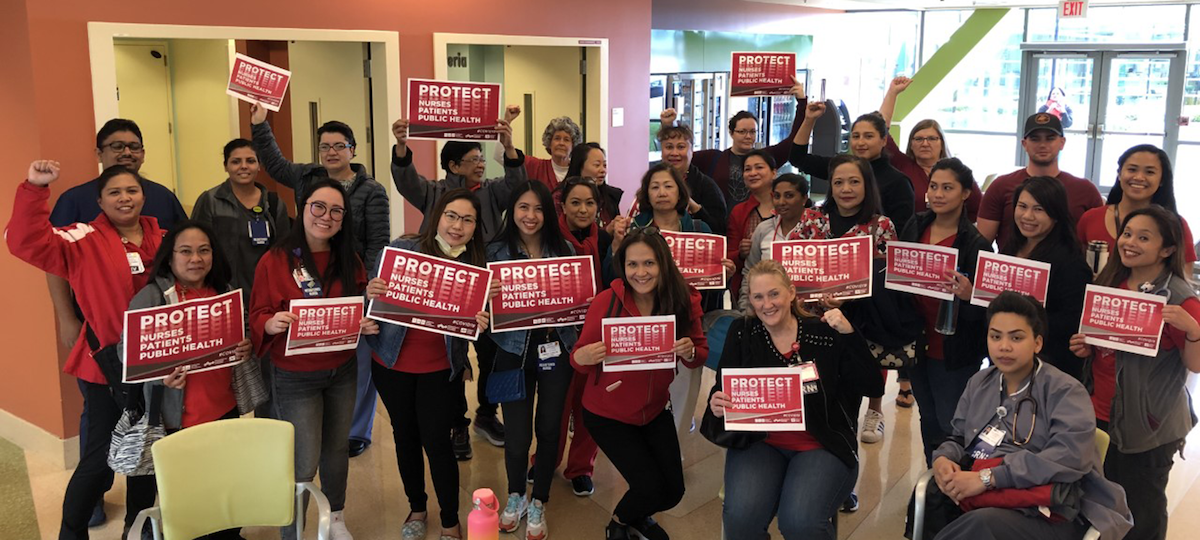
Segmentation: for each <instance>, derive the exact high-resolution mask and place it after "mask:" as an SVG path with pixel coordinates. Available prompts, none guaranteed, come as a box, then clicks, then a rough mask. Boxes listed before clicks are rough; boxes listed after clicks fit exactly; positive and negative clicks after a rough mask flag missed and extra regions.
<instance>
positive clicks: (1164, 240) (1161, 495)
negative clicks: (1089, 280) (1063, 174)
mask: <svg viewBox="0 0 1200 540" xmlns="http://www.w3.org/2000/svg"><path fill="white" fill-rule="evenodd" d="M1189 248H1191V246H1190V245H1188V244H1185V243H1183V230H1182V227H1181V225H1180V222H1179V216H1178V215H1176V214H1174V213H1171V212H1168V211H1167V210H1164V209H1163V208H1162V207H1159V206H1150V207H1147V208H1142V209H1138V210H1134V211H1133V212H1130V213H1129V215H1128V216H1126V217H1125V221H1124V223H1122V226H1121V236H1120V237H1119V238H1117V256H1116V257H1113V258H1112V259H1110V260H1109V262H1108V265H1107V266H1105V267H1104V271H1103V272H1101V273H1100V275H1099V276H1098V277H1097V278H1096V284H1097V285H1102V286H1105V287H1116V288H1119V289H1126V290H1130V291H1138V292H1145V293H1150V294H1155V295H1158V296H1164V297H1166V299H1167V305H1166V307H1164V308H1162V318H1163V322H1164V323H1165V324H1164V325H1163V330H1162V336H1161V338H1160V341H1159V346H1158V355H1156V356H1155V357H1154V358H1147V357H1145V356H1141V355H1137V354H1133V353H1128V352H1123V351H1114V350H1112V349H1109V348H1107V347H1100V346H1096V347H1093V346H1091V345H1088V344H1087V343H1086V342H1085V338H1084V336H1083V334H1076V335H1074V336H1072V337H1071V351H1072V352H1074V353H1075V354H1076V355H1077V356H1079V358H1081V359H1084V361H1085V362H1086V361H1088V360H1090V364H1091V370H1090V375H1091V376H1092V384H1093V391H1092V405H1093V406H1094V407H1095V412H1096V424H1097V425H1098V426H1099V427H1100V429H1103V430H1105V431H1108V433H1109V435H1111V436H1112V442H1111V444H1110V445H1109V450H1108V458H1107V459H1106V460H1105V462H1104V476H1106V477H1107V478H1108V479H1109V480H1112V481H1114V482H1116V483H1118V484H1121V486H1122V487H1124V488H1125V493H1126V496H1127V497H1128V499H1129V506H1130V509H1131V510H1132V511H1133V521H1134V526H1133V530H1132V531H1130V532H1129V535H1128V536H1126V537H1125V538H1130V539H1147V538H1158V539H1162V538H1166V534H1167V495H1166V488H1167V478H1168V476H1169V475H1170V473H1171V465H1172V464H1173V459H1174V456H1175V453H1176V452H1180V451H1182V449H1183V443H1184V437H1186V436H1187V434H1188V432H1189V431H1191V429H1192V427H1194V426H1195V424H1196V419H1195V417H1194V416H1192V413H1191V400H1190V398H1189V397H1188V392H1187V389H1186V388H1185V385H1186V383H1187V376H1188V372H1189V371H1190V372H1192V373H1200V324H1198V323H1197V322H1196V321H1197V320H1200V301H1197V299H1196V296H1195V292H1194V290H1193V289H1192V285H1191V284H1190V283H1189V282H1188V276H1189V275H1190V272H1188V269H1187V267H1186V266H1185V265H1184V255H1183V251H1184V250H1187V249H1189Z"/></svg>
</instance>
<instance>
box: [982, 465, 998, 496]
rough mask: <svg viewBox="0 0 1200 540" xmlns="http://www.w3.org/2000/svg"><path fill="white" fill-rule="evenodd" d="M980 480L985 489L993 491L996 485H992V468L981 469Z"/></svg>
mask: <svg viewBox="0 0 1200 540" xmlns="http://www.w3.org/2000/svg"><path fill="white" fill-rule="evenodd" d="M979 481H980V482H983V489H985V490H987V491H991V490H992V488H993V487H995V486H993V485H992V470H991V469H983V470H981V471H979Z"/></svg>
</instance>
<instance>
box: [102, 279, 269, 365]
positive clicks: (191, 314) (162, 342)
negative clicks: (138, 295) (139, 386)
mask: <svg viewBox="0 0 1200 540" xmlns="http://www.w3.org/2000/svg"><path fill="white" fill-rule="evenodd" d="M244 339H246V326H245V318H244V317H243V312H242V290H241V289H238V290H236V291H231V292H227V293H225V294H222V295H219V296H213V297H209V298H199V299H196V300H189V301H187V302H180V303H178V304H170V305H167V306H160V307H152V308H146V309H135V310H131V311H126V312H125V330H124V349H123V350H124V352H125V375H124V381H125V382H127V383H136V382H145V381H153V380H158V379H162V378H165V377H166V376H168V375H170V374H171V372H172V371H174V370H175V368H177V367H187V368H188V370H189V371H190V372H192V373H196V372H199V371H208V370H210V369H219V368H225V367H232V366H234V365H236V364H237V362H235V361H234V351H235V349H237V346H238V344H239V343H241V342H242V340H244Z"/></svg>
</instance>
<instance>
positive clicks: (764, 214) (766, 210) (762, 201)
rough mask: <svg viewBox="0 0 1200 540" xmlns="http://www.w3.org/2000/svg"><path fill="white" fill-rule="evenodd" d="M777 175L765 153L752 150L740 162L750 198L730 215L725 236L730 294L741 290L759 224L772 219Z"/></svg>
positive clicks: (776, 170)
mask: <svg viewBox="0 0 1200 540" xmlns="http://www.w3.org/2000/svg"><path fill="white" fill-rule="evenodd" d="M778 173H779V167H778V166H777V165H776V161H775V158H773V157H771V153H770V152H768V151H766V150H754V151H752V152H750V153H749V154H746V159H745V160H743V162H742V180H743V181H744V182H745V184H746V188H747V189H749V190H750V197H749V198H748V199H746V200H745V201H742V202H740V203H738V204H737V205H736V206H734V207H733V209H731V210H730V211H729V229H728V231H726V234H725V236H726V237H728V238H729V242H728V245H727V246H726V249H727V250H728V251H729V259H730V260H732V261H733V264H734V274H733V279H731V280H730V282H729V290H731V291H740V290H741V289H742V270H743V269H744V268H745V265H746V257H748V256H749V255H750V251H751V250H752V249H754V248H753V246H752V245H751V243H752V241H753V240H752V239H753V236H754V231H755V230H756V229H757V228H758V226H759V224H761V223H763V222H764V221H767V220H769V219H771V216H773V215H775V199H774V197H773V196H772V189H773V187H772V186H774V184H775V176H776V174H778ZM735 300H736V298H735ZM706 311H707V310H706Z"/></svg>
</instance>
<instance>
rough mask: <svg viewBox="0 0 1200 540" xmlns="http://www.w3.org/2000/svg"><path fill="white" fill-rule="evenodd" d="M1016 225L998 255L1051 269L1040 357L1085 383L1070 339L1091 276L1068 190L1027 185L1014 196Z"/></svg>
mask: <svg viewBox="0 0 1200 540" xmlns="http://www.w3.org/2000/svg"><path fill="white" fill-rule="evenodd" d="M1013 201H1015V202H1014V204H1013V216H1014V218H1013V224H1012V232H1011V233H1010V234H1009V235H1008V238H1009V241H1008V243H1007V244H1005V245H1003V246H1000V253H1001V254H1003V255H1012V256H1014V257H1020V258H1022V259H1030V260H1034V261H1041V262H1044V263H1049V264H1050V283H1049V287H1048V288H1047V290H1046V312H1047V313H1049V314H1050V317H1049V319H1048V324H1049V325H1050V328H1049V331H1048V332H1047V334H1046V346H1045V348H1043V349H1042V351H1043V352H1042V355H1041V358H1042V359H1043V360H1045V361H1046V362H1047V363H1049V364H1051V365H1053V366H1054V367H1056V368H1058V369H1060V370H1062V371H1063V372H1064V373H1066V374H1068V375H1070V376H1072V377H1075V378H1076V379H1079V380H1081V381H1082V380H1084V378H1083V377H1084V373H1085V371H1084V365H1083V362H1081V361H1079V359H1077V358H1076V357H1075V355H1074V354H1072V353H1071V351H1070V343H1069V342H1070V339H1071V335H1072V334H1074V333H1075V332H1076V330H1077V329H1078V328H1079V317H1080V315H1081V314H1082V313H1083V291H1084V289H1086V288H1087V285H1088V284H1089V283H1091V282H1092V272H1091V269H1089V268H1088V265H1087V262H1086V261H1085V260H1084V257H1083V249H1082V248H1080V247H1079V240H1078V238H1077V237H1076V236H1075V225H1074V223H1073V222H1072V220H1071V214H1070V213H1069V212H1068V207H1067V191H1066V189H1065V188H1063V185H1062V183H1061V182H1059V181H1058V180H1056V179H1054V178H1050V177H1048V176H1036V177H1033V178H1030V179H1028V180H1026V181H1025V182H1024V183H1022V184H1021V185H1019V186H1017V188H1016V190H1014V191H1013Z"/></svg>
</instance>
